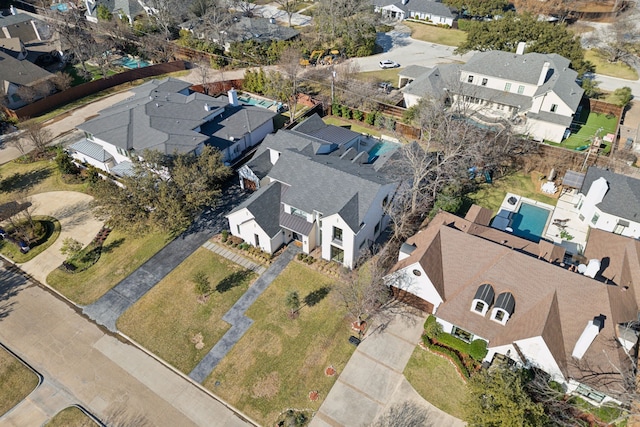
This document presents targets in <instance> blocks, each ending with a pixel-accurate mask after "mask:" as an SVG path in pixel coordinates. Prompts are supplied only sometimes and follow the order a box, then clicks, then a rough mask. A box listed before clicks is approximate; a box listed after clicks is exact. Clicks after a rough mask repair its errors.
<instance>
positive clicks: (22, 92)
mask: <svg viewBox="0 0 640 427" xmlns="http://www.w3.org/2000/svg"><path fill="white" fill-rule="evenodd" d="M16 95H18V96H19V97H20V99H21V100H23V101H24V102H25V103H26V104H31V103H32V102H33V101H35V100H36V98H38V92H36V90H35V88H33V87H31V86H20V87H18V89H16Z"/></svg>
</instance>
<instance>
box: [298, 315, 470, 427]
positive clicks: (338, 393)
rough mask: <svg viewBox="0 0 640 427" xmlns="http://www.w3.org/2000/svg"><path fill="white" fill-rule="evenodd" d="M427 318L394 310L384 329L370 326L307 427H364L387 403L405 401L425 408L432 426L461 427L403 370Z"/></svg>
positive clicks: (388, 406)
mask: <svg viewBox="0 0 640 427" xmlns="http://www.w3.org/2000/svg"><path fill="white" fill-rule="evenodd" d="M407 310H408V309H407ZM426 317H427V316H426V314H417V313H408V312H404V313H400V314H396V315H395V316H394V317H393V319H392V320H391V321H390V322H389V323H388V325H387V326H386V328H381V327H379V328H377V329H376V327H375V326H374V327H373V332H369V334H368V335H367V336H366V337H365V339H363V340H362V342H361V343H360V345H359V346H358V348H357V349H356V351H355V352H354V353H353V355H352V356H351V359H349V362H348V363H347V365H346V366H345V368H344V371H343V372H341V373H339V374H340V376H339V377H338V380H337V381H336V383H335V384H334V385H333V387H332V388H331V391H330V392H329V395H328V396H327V398H326V399H325V401H324V402H323V404H322V406H321V407H320V409H319V411H318V413H317V414H316V415H315V417H314V418H313V420H312V421H311V424H310V426H311V427H335V426H349V427H356V426H368V425H370V424H371V423H372V422H374V420H375V419H376V418H377V417H378V416H380V415H382V414H384V413H386V412H387V410H388V409H389V408H390V407H391V406H394V405H397V404H401V403H404V402H412V403H414V404H416V405H418V406H419V407H422V408H424V409H425V410H426V411H427V413H428V422H429V424H430V425H433V426H438V427H449V426H451V427H462V426H464V425H465V423H463V422H462V421H461V420H459V419H457V418H455V417H453V416H451V415H449V414H447V413H445V412H443V411H441V410H439V409H438V408H436V407H434V406H433V405H431V404H430V403H429V402H427V401H426V400H424V399H423V398H422V397H420V396H419V395H418V393H417V392H416V391H415V390H414V389H413V387H412V386H411V384H409V383H408V382H407V380H406V379H405V378H404V375H403V374H402V372H403V371H404V368H405V366H406V364H407V362H408V361H409V358H410V357H411V354H412V353H413V350H414V349H415V348H416V345H417V344H418V342H419V339H420V335H421V334H422V330H423V325H424V321H425V320H426Z"/></svg>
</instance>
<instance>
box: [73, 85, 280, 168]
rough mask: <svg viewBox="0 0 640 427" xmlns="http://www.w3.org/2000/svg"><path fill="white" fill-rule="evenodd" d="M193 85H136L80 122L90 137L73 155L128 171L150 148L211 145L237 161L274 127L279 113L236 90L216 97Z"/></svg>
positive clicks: (188, 149) (189, 149)
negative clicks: (128, 93) (122, 97)
mask: <svg viewBox="0 0 640 427" xmlns="http://www.w3.org/2000/svg"><path fill="white" fill-rule="evenodd" d="M190 86H191V85H190V83H188V82H185V81H182V80H178V79H174V78H167V79H164V80H152V81H150V82H148V83H145V84H143V85H141V86H138V87H137V88H135V89H132V92H133V96H132V97H130V98H128V99H126V100H124V101H121V102H119V103H117V104H115V105H113V106H111V107H109V108H106V109H104V110H102V111H100V113H99V115H98V117H96V118H94V119H91V120H88V121H87V122H85V123H82V124H81V125H80V126H78V129H80V130H82V131H84V133H85V138H84V139H82V140H81V141H78V142H76V143H75V144H73V145H71V146H70V147H69V151H70V153H71V155H72V157H73V158H74V159H76V160H78V161H80V162H82V163H88V164H91V165H93V166H95V167H97V168H100V169H102V170H104V171H106V172H109V173H113V174H115V175H120V176H122V175H126V174H127V173H130V172H131V158H132V157H133V156H140V155H141V154H142V152H143V151H144V150H157V151H160V152H161V153H164V154H168V155H171V154H174V153H195V154H198V153H200V152H201V151H202V149H203V148H204V146H205V145H211V146H214V147H216V148H217V149H219V150H220V151H221V152H222V156H223V161H225V162H227V163H232V162H233V161H234V160H236V159H237V158H238V157H239V156H241V155H242V153H244V152H246V151H247V150H248V149H250V148H251V147H253V146H255V145H257V144H258V143H260V142H261V141H262V140H263V139H264V137H265V136H266V135H267V134H269V133H271V132H273V117H274V116H275V113H274V112H272V111H269V110H267V109H264V108H259V107H254V106H248V105H241V104H240V103H239V102H238V97H237V94H236V92H235V90H231V91H229V95H228V97H227V96H221V97H217V98H213V97H211V96H208V95H204V94H201V93H198V92H192V91H191V90H190V89H189V87H190Z"/></svg>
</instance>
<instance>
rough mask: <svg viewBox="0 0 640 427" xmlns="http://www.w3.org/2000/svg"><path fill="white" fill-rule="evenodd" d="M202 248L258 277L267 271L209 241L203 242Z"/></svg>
mask: <svg viewBox="0 0 640 427" xmlns="http://www.w3.org/2000/svg"><path fill="white" fill-rule="evenodd" d="M202 246H203V247H204V248H206V249H209V250H210V251H211V252H213V253H216V254H218V255H220V256H221V257H224V258H226V259H228V260H229V261H233V262H235V263H236V264H238V265H241V266H242V267H244V268H246V269H247V270H251V271H253V272H254V273H256V274H258V275H262V274H263V273H264V272H265V271H267V269H266V268H265V267H264V266H262V265H260V264H257V263H255V262H253V261H251V260H249V259H247V258H245V257H244V256H242V255H240V254H237V253H235V252H233V251H230V250H229V249H227V248H225V247H223V246H220V245H218V244H217V243H213V242H211V241H207V242H205V244H204V245H202Z"/></svg>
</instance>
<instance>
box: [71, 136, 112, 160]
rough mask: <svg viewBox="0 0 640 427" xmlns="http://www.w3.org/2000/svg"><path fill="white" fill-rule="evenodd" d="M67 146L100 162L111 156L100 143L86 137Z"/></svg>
mask: <svg viewBox="0 0 640 427" xmlns="http://www.w3.org/2000/svg"><path fill="white" fill-rule="evenodd" d="M69 148H70V149H71V150H75V151H77V152H78V153H81V154H84V155H85V156H89V157H91V158H92V159H94V160H97V161H99V162H102V163H104V162H106V161H107V160H109V159H112V158H113V157H112V156H111V154H109V153H108V152H106V151H105V150H104V148H102V145H100V144H96V143H95V142H91V141H88V140H86V139H82V140H80V141H78V142H76V143H75V144H73V145H71V146H69Z"/></svg>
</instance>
